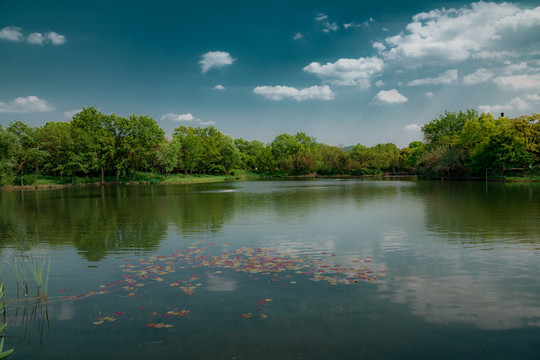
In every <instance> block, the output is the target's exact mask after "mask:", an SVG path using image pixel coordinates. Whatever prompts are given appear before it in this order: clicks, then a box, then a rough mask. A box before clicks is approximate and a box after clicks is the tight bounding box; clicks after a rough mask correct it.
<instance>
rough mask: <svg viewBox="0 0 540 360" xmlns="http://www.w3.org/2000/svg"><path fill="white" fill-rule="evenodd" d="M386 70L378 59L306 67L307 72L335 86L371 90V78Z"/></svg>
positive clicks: (349, 60)
mask: <svg viewBox="0 0 540 360" xmlns="http://www.w3.org/2000/svg"><path fill="white" fill-rule="evenodd" d="M383 68H384V61H383V60H382V59H379V58H377V57H366V58H362V57H361V58H358V59H339V60H338V61H336V62H335V63H327V64H326V65H321V64H320V63H318V62H312V63H311V64H309V65H308V66H306V67H304V69H303V70H304V71H305V72H309V73H312V74H315V75H317V76H318V77H319V78H320V79H322V80H323V81H327V82H329V83H331V84H333V85H343V86H358V87H360V88H361V89H369V87H370V85H371V78H373V77H374V76H375V75H377V74H379V73H380V72H381V71H382V70H383Z"/></svg>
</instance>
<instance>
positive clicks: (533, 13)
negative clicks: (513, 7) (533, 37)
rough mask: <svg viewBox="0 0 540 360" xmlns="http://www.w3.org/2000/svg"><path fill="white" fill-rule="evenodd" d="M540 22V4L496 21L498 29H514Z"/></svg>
mask: <svg viewBox="0 0 540 360" xmlns="http://www.w3.org/2000/svg"><path fill="white" fill-rule="evenodd" d="M539 24H540V6H539V7H537V8H535V9H525V10H523V11H518V12H515V13H514V14H512V15H508V16H505V17H502V18H500V19H499V20H497V22H496V23H495V27H496V28H498V29H505V28H510V29H512V30H514V31H516V30H519V29H523V28H529V27H532V26H535V25H539Z"/></svg>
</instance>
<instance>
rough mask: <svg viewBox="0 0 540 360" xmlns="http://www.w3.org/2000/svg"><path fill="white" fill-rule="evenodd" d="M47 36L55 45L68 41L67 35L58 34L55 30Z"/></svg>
mask: <svg viewBox="0 0 540 360" xmlns="http://www.w3.org/2000/svg"><path fill="white" fill-rule="evenodd" d="M45 37H47V39H48V40H49V41H50V42H51V43H52V44H53V45H63V44H64V43H65V42H66V37H65V36H64V35H60V34H57V33H55V32H54V31H51V32H48V33H46V34H45Z"/></svg>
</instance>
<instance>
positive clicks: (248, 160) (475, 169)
mask: <svg viewBox="0 0 540 360" xmlns="http://www.w3.org/2000/svg"><path fill="white" fill-rule="evenodd" d="M422 131H423V135H424V141H413V142H411V143H410V144H409V146H407V147H405V148H402V149H399V148H398V147H397V146H396V145H394V144H392V143H386V144H378V145H375V146H372V147H367V146H365V145H362V144H360V143H359V144H356V145H354V146H350V147H347V148H343V147H341V146H331V145H327V144H324V143H320V142H317V139H316V138H315V137H312V136H309V135H307V134H306V133H304V132H298V133H296V134H294V135H291V134H286V133H284V134H279V135H277V136H276V137H275V138H274V139H273V141H271V142H270V143H267V144H265V143H262V142H260V141H257V140H252V141H248V140H244V139H233V138H232V137H231V136H229V135H226V134H224V133H222V132H220V131H219V130H218V129H216V128H215V127H213V126H209V127H191V126H184V125H182V126H179V127H177V128H176V129H174V132H173V134H172V136H170V137H169V136H166V135H165V132H164V131H163V129H161V127H160V126H159V125H158V123H157V122H156V121H155V120H154V119H153V118H151V117H149V116H146V115H136V114H132V115H130V116H128V117H121V116H117V115H115V114H103V113H101V112H100V111H99V110H97V109H96V108H94V107H85V108H83V109H82V110H81V111H80V112H79V113H77V114H75V115H74V116H73V118H72V120H71V121H70V122H48V123H46V124H45V125H44V126H42V127H35V128H34V127H30V126H28V125H26V124H24V123H22V122H20V121H15V122H12V123H11V124H10V125H9V126H8V127H7V128H3V127H1V126H0V186H4V185H11V184H15V183H19V184H21V185H23V184H26V183H28V182H32V181H33V179H35V178H37V176H38V174H48V175H53V176H59V177H60V178H62V177H63V176H70V177H71V179H72V181H73V179H74V177H75V176H76V175H78V176H97V177H99V179H100V181H101V182H104V181H105V177H106V176H109V177H110V176H113V177H116V180H118V179H119V177H120V176H130V178H131V181H133V180H135V175H136V173H137V171H150V172H154V171H156V172H160V173H162V174H166V175H168V174H171V173H182V174H184V176H187V175H188V174H222V175H230V174H234V173H235V171H237V170H243V171H252V172H255V173H259V174H261V175H265V176H271V175H274V176H275V175H278V176H281V175H297V176H301V175H308V174H319V175H376V174H381V173H386V172H388V173H391V174H397V173H404V172H405V173H407V172H412V173H421V174H426V175H428V176H432V177H469V176H480V175H481V174H483V173H485V171H487V170H489V171H491V172H492V173H493V172H502V171H505V170H509V169H514V170H515V169H523V168H525V169H526V168H529V167H530V166H532V165H538V163H539V162H540V115H539V114H532V115H523V116H520V117H518V118H514V119H509V118H505V117H499V118H498V119H495V118H493V116H491V115H490V114H478V112H476V111H475V110H472V109H467V110H465V111H459V112H448V111H447V112H445V113H444V114H442V115H440V116H439V117H438V118H436V119H434V120H432V121H431V122H429V123H427V124H426V125H424V126H423V128H422ZM486 169H487V170H486ZM31 173H33V174H34V177H33V179H32V177H28V176H25V175H28V174H31ZM128 174H129V175H128Z"/></svg>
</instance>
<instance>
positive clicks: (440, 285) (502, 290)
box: [392, 274, 540, 330]
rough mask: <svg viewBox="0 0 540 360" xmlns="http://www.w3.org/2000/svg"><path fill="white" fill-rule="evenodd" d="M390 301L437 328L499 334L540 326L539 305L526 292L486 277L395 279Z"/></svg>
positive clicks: (414, 277)
mask: <svg viewBox="0 0 540 360" xmlns="http://www.w3.org/2000/svg"><path fill="white" fill-rule="evenodd" d="M395 280H396V283H399V287H397V288H396V289H394V294H393V295H392V300H393V301H395V302H397V303H402V304H407V305H408V306H409V307H410V309H411V311H412V313H413V314H415V315H418V316H421V317H422V318H423V319H425V320H426V321H429V322H432V323H438V324H452V323H465V324H474V325H475V326H476V327H478V328H480V329H489V330H502V329H515V328H523V327H528V326H540V322H539V321H540V303H539V301H538V299H537V298H536V297H531V296H530V295H529V294H528V293H527V292H514V291H508V290H509V289H508V286H509V284H506V286H501V284H497V281H495V280H494V279H489V278H486V274H479V275H478V276H472V275H466V274H462V275H453V276H442V277H429V276H409V277H397V278H396V279H395Z"/></svg>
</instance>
